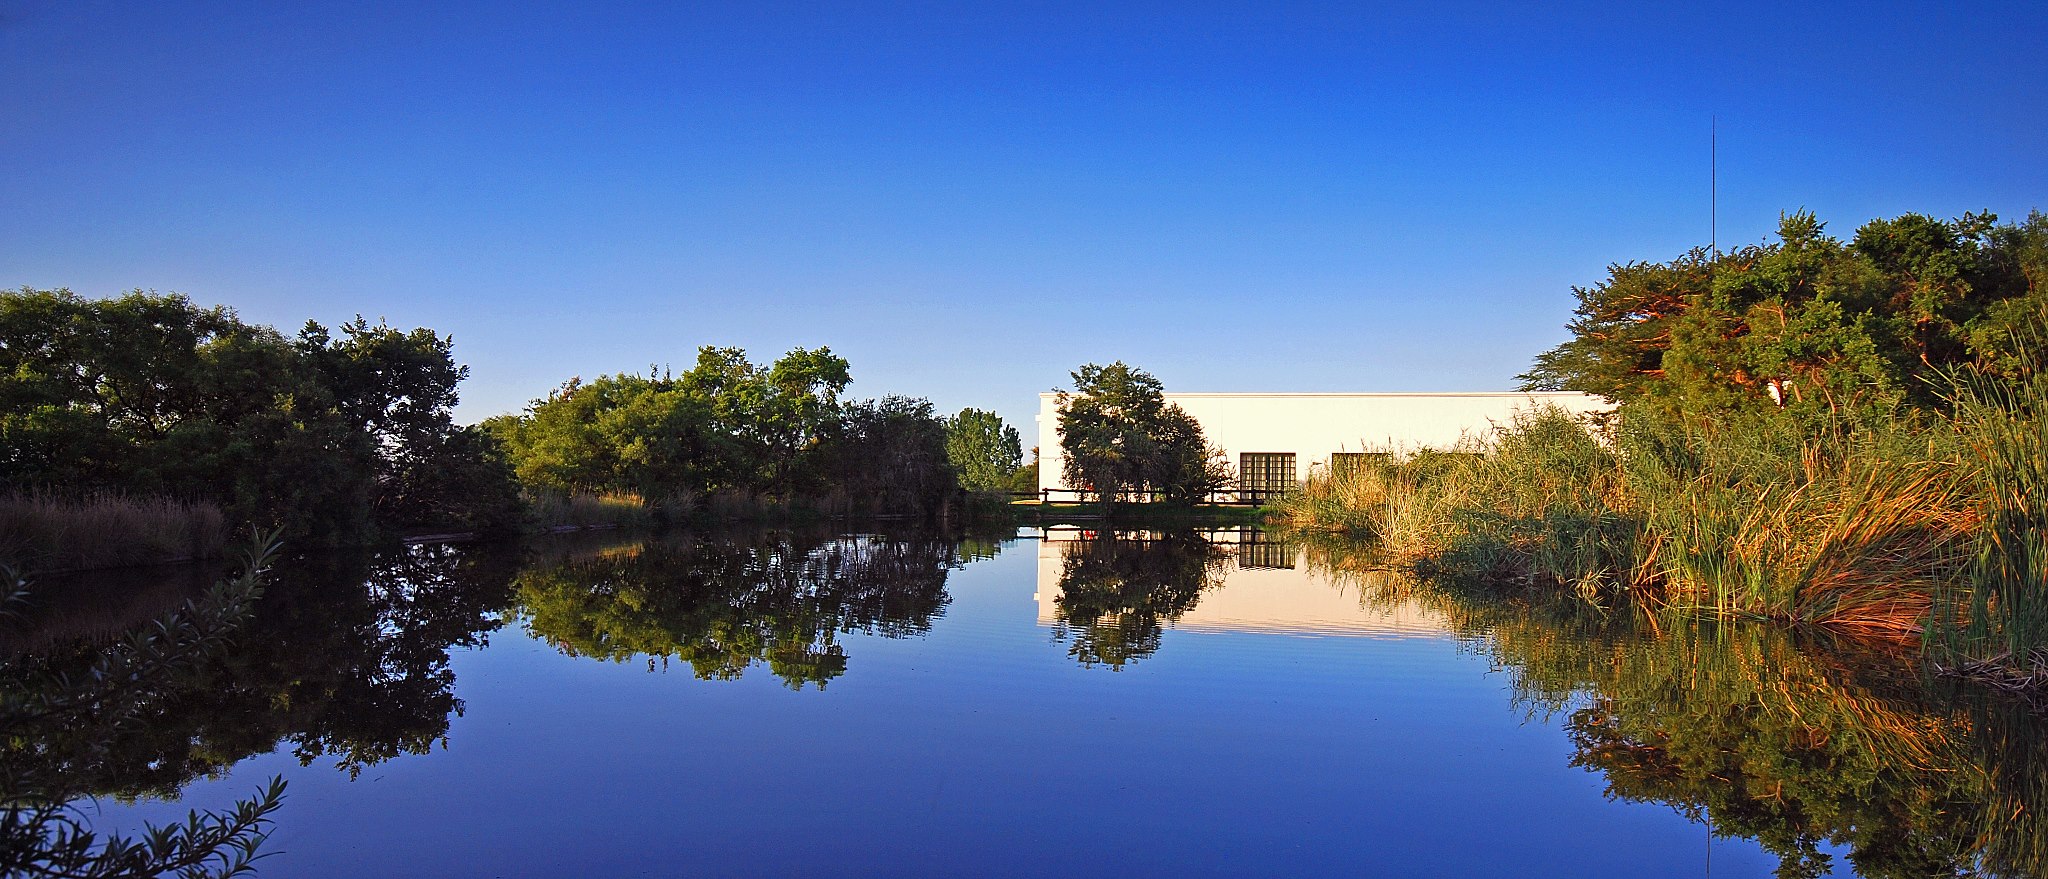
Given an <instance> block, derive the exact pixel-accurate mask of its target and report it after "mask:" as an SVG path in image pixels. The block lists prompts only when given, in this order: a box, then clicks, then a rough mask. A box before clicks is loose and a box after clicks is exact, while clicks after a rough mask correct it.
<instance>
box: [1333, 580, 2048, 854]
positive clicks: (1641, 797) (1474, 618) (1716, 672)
mask: <svg viewBox="0 0 2048 879" xmlns="http://www.w3.org/2000/svg"><path fill="white" fill-rule="evenodd" d="M1311 558H1312V560H1313V562H1314V563H1315V565H1316V566H1317V567H1319V568H1322V569H1323V570H1325V571H1328V572H1334V573H1335V574H1336V575H1337V576H1339V577H1340V578H1345V579H1349V580H1350V581H1352V582H1353V583H1355V584H1357V585H1359V586H1361V587H1362V588H1361V589H1360V592H1361V594H1363V595H1365V596H1366V600H1367V601H1368V602H1391V601H1402V600H1420V601H1422V602H1424V603H1426V604H1428V605H1431V606H1432V607H1434V608H1435V609H1436V610H1438V611H1439V612H1441V613H1442V614H1443V616H1444V617H1445V618H1446V619H1448V620H1449V621H1450V623H1451V626H1452V628H1453V630H1454V631H1456V632H1457V633H1459V634H1460V635H1461V636H1462V637H1464V638H1465V639H1466V641H1467V643H1468V644H1471V645H1473V649H1478V650H1481V651H1484V652H1485V653H1487V654H1489V655H1490V656H1491V657H1492V658H1493V659H1494V660H1495V661H1496V662H1498V663H1499V664H1500V665H1502V666H1504V667H1506V668H1508V669H1509V670H1510V672H1511V674H1512V675H1513V680H1514V686H1515V692H1516V701H1517V703H1518V705H1519V706H1521V707H1522V708H1523V709H1524V710H1527V711H1530V712H1531V713H1534V714H1538V715H1542V716H1558V715H1561V716H1562V717H1563V719H1564V727H1565V730H1566V733H1567V734H1568V735H1569V736H1570V737H1571V741H1572V744H1573V746H1574V755H1573V757H1572V764H1573V765H1575V766H1580V767H1583V768H1586V769H1588V770H1591V771H1595V772H1598V773H1600V774H1601V775H1603V776H1604V777H1605V778H1606V781H1607V793H1608V795H1609V796H1610V797H1613V798H1615V799H1619V800H1625V801H1630V802H1658V803H1665V804H1668V805H1670V806H1671V807H1672V808H1674V809H1676V810H1678V811H1679V812H1680V813H1681V814H1684V815H1686V816H1688V817H1690V818H1692V819H1693V820H1695V821H1702V822H1705V823H1706V824H1707V825H1708V826H1710V827H1711V828H1713V831H1714V833H1715V834H1716V835H1718V836H1724V837H1746V838H1751V839H1755V840H1757V841H1758V842H1759V843H1760V844H1761V845H1762V846H1763V847H1764V849H1765V850H1767V851H1769V852H1771V853H1772V854H1774V855H1776V856H1777V857H1778V858H1779V859H1780V866H1779V869H1778V875H1780V876H1785V877H1810V876H1822V875H1826V874H1828V873H1829V872H1830V870H1831V869H1833V868H1834V866H1835V865H1834V864H1833V858H1832V857H1831V856H1830V855H1829V854H1828V853H1827V852H1825V851H1823V850H1822V848H1823V846H1840V847H1846V848H1847V850H1848V852H1847V860H1848V861H1849V863H1850V865H1851V866H1853V867H1854V869H1855V870H1856V872H1857V874H1858V875H1861V876H1866V877H1901V879H1903V877H1926V876H1970V875H1991V876H2039V875H2043V872H2044V870H2048V827H2044V824H2043V822H2042V821H2041V814H2042V812H2041V810H2042V809H2043V808H2044V807H2048V738H2044V736H2043V733H2044V732H2048V723H2044V722H2043V718H2042V717H2041V716H2039V715H2037V714H2035V713H2034V712H2033V711H2032V710H2030V709H2029V708H2028V707H2027V706H2025V705H2024V704H2020V703H2016V702H2015V701H2013V700H2011V699H2009V698H2004V697H1999V696H1994V695H1990V694H1984V693H1976V692H1965V691H1960V690H1959V689H1958V688H1957V687H1956V686H1953V685H1951V684H1950V683H1948V682H1945V681H1939V680H1933V679H1930V678H1929V677H1927V676H1926V675H1924V674H1923V672H1922V671H1921V665H1920V657H1919V655H1918V654H1917V653H1915V652H1914V651H1912V650H1911V649H1910V648H1903V647H1901V646H1899V645H1896V644H1888V643H1879V644H1872V643H1868V642H1853V641H1848V640H1845V639H1841V638H1837V637H1834V636H1831V635H1829V634H1828V633H1826V632H1821V631H1816V630H1787V629H1785V628H1783V627H1780V626H1770V625H1757V624H1743V623H1732V622H1730V623H1711V622H1696V621H1695V622H1674V621H1672V620H1669V619H1660V618H1659V616H1657V615H1656V614H1653V613H1649V612H1641V611H1632V610H1630V609H1628V608H1608V609H1606V610H1604V611H1603V610H1600V609H1597V608H1593V607H1591V606H1590V605H1587V604H1585V603H1583V602H1579V601H1576V600H1570V599H1562V598H1553V597H1547V596H1540V595H1534V594H1530V593H1514V594H1504V593H1485V592H1475V591H1471V590H1460V589H1458V588H1456V587H1453V586H1448V585H1443V584H1422V583H1417V582H1415V581H1413V580H1411V579H1408V578H1406V577H1404V576H1401V575H1398V574H1394V573H1390V572H1387V571H1384V570H1377V569H1375V565H1374V563H1373V560H1372V559H1371V558H1370V557H1369V556H1363V555H1359V554H1356V553H1352V552H1347V551H1341V550H1340V551H1337V552H1335V553H1332V552H1329V551H1328V550H1327V549H1326V550H1325V551H1323V552H1313V553H1312V554H1311Z"/></svg>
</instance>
